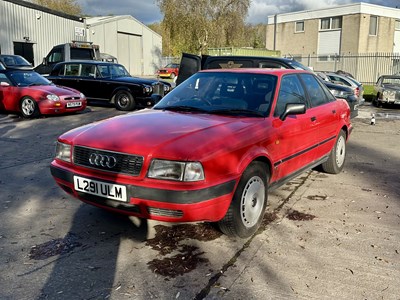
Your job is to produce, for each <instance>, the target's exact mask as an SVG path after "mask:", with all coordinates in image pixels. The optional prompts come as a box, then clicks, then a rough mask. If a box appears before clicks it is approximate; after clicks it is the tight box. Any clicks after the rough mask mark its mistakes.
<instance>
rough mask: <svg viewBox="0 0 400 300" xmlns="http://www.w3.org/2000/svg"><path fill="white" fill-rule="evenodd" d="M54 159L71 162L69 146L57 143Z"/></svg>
mask: <svg viewBox="0 0 400 300" xmlns="http://www.w3.org/2000/svg"><path fill="white" fill-rule="evenodd" d="M56 158H58V159H60V160H63V161H67V162H71V145H68V144H64V143H60V142H57V145H56Z"/></svg>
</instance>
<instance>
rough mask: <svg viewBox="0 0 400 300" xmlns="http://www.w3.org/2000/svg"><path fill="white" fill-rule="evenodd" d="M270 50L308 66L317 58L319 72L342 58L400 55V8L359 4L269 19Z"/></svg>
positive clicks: (315, 63)
mask: <svg viewBox="0 0 400 300" xmlns="http://www.w3.org/2000/svg"><path fill="white" fill-rule="evenodd" d="M266 47H267V48H268V49H272V50H279V51H281V54H282V56H287V57H293V58H296V59H297V60H300V61H302V62H303V63H306V64H307V61H305V60H306V59H307V57H310V56H311V57H316V58H317V59H316V60H314V61H313V65H312V66H313V67H314V69H318V70H325V69H327V70H329V69H332V65H333V64H336V63H338V62H337V57H338V56H341V55H353V56H354V55H357V56H360V55H366V54H375V53H390V54H396V53H397V55H400V9H398V8H389V7H385V6H380V5H374V4H367V3H355V4H348V5H340V6H336V7H331V8H327V9H318V10H308V11H299V12H292V13H286V14H278V15H273V16H269V17H268V24H267V32H266ZM378 73H379V72H378Z"/></svg>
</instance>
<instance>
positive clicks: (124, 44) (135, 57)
mask: <svg viewBox="0 0 400 300" xmlns="http://www.w3.org/2000/svg"><path fill="white" fill-rule="evenodd" d="M142 61H143V47H142V37H141V36H137V35H132V34H127V33H123V32H118V62H119V63H121V64H122V65H124V66H125V68H126V69H127V70H128V71H129V73H130V74H131V75H143V71H142V69H143V67H142Z"/></svg>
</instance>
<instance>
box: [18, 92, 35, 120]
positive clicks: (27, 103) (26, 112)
mask: <svg viewBox="0 0 400 300" xmlns="http://www.w3.org/2000/svg"><path fill="white" fill-rule="evenodd" d="M20 110H21V114H22V116H23V117H24V118H34V117H37V116H39V115H40V111H39V106H38V104H37V102H36V101H35V100H34V99H32V98H31V97H23V98H22V99H21V102H20Z"/></svg>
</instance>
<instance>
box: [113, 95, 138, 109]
mask: <svg viewBox="0 0 400 300" xmlns="http://www.w3.org/2000/svg"><path fill="white" fill-rule="evenodd" d="M113 98H114V104H115V108H116V109H118V110H124V111H126V110H133V109H135V106H136V103H135V99H134V98H133V96H132V94H131V93H130V92H128V91H118V92H117V93H116V94H115V95H114V97H113Z"/></svg>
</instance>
